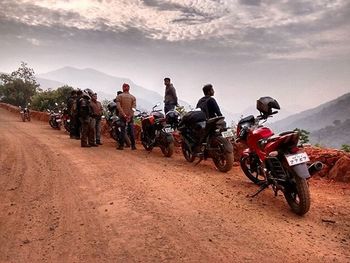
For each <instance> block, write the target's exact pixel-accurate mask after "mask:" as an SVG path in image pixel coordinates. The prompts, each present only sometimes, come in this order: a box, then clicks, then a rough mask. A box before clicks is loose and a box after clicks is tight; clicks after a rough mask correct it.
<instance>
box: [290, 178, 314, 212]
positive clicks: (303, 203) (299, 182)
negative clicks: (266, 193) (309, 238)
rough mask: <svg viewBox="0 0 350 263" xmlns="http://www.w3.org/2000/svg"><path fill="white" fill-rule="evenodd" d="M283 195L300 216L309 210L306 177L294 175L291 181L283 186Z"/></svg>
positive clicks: (308, 192)
mask: <svg viewBox="0 0 350 263" xmlns="http://www.w3.org/2000/svg"><path fill="white" fill-rule="evenodd" d="M284 197H285V198H286V200H287V202H288V205H289V206H290V208H291V209H292V211H293V212H294V213H295V214H297V215H300V216H302V215H304V214H306V213H307V212H308V211H309V209H310V191H309V186H308V184H307V181H306V179H304V178H301V177H299V176H297V175H295V176H294V178H293V181H292V182H291V183H289V184H288V185H287V186H285V190H284Z"/></svg>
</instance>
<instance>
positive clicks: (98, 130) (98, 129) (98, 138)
mask: <svg viewBox="0 0 350 263" xmlns="http://www.w3.org/2000/svg"><path fill="white" fill-rule="evenodd" d="M95 130H96V143H100V142H101V118H96V124H95Z"/></svg>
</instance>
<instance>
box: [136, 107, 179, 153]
mask: <svg viewBox="0 0 350 263" xmlns="http://www.w3.org/2000/svg"><path fill="white" fill-rule="evenodd" d="M159 105H160V104H159V103H158V104H157V105H155V106H154V107H153V108H152V111H151V113H150V114H148V113H146V112H140V111H139V110H137V112H138V113H139V114H137V115H136V117H137V118H140V119H141V129H142V130H141V143H142V146H143V147H144V148H145V149H146V150H147V151H152V149H153V148H154V147H157V146H158V147H160V149H161V150H162V153H163V154H164V156H166V157H171V156H172V155H173V153H174V138H173V135H172V134H171V132H172V128H171V127H170V125H168V124H167V123H166V119H165V116H164V114H163V113H162V112H161V110H159V109H158V110H157V109H156V108H157V107H158V106H159Z"/></svg>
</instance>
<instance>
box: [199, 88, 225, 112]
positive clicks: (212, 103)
mask: <svg viewBox="0 0 350 263" xmlns="http://www.w3.org/2000/svg"><path fill="white" fill-rule="evenodd" d="M203 93H204V97H203V98H201V99H200V100H199V101H198V103H197V106H196V108H200V109H201V110H202V111H203V112H204V113H205V115H206V117H207V119H210V118H213V117H217V116H222V113H221V111H220V108H219V105H218V104H217V103H216V100H215V99H214V98H213V97H212V96H214V89H213V85H211V84H207V85H205V86H204V87H203Z"/></svg>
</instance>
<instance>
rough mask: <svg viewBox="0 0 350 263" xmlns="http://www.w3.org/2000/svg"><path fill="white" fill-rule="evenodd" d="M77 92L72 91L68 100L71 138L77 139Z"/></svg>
mask: <svg viewBox="0 0 350 263" xmlns="http://www.w3.org/2000/svg"><path fill="white" fill-rule="evenodd" d="M76 99H77V91H76V90H72V91H71V93H70V96H69V98H68V100H67V112H68V116H69V120H70V123H69V127H70V129H69V137H70V138H71V139H75V138H76V137H77V136H78V135H77V134H76V116H75V114H76V108H77V104H76V103H77V101H76Z"/></svg>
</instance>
